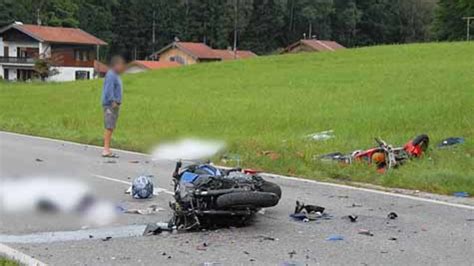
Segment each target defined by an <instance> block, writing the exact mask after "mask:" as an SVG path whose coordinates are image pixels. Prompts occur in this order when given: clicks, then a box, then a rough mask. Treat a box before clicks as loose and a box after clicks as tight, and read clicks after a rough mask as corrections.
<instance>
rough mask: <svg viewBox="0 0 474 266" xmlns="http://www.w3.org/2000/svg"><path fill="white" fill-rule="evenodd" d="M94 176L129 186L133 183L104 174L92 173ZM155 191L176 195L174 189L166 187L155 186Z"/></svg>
mask: <svg viewBox="0 0 474 266" xmlns="http://www.w3.org/2000/svg"><path fill="white" fill-rule="evenodd" d="M92 176H93V177H96V178H100V179H103V180H108V181H112V182H116V183H121V184H125V185H127V186H131V185H132V183H131V182H128V181H124V180H120V179H116V178H112V177H108V176H103V175H92ZM154 192H157V193H160V192H164V193H166V194H170V195H174V193H173V192H172V191H169V190H167V189H164V188H158V187H157V188H155V190H154Z"/></svg>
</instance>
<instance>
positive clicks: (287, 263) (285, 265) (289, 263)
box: [279, 261, 304, 266]
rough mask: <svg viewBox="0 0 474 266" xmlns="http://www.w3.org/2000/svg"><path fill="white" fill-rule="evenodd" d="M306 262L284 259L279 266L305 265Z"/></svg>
mask: <svg viewBox="0 0 474 266" xmlns="http://www.w3.org/2000/svg"><path fill="white" fill-rule="evenodd" d="M303 265H304V264H303V263H301V262H297V261H284V262H282V263H281V264H280V265H279V266H303Z"/></svg>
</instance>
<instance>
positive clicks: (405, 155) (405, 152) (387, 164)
mask: <svg viewBox="0 0 474 266" xmlns="http://www.w3.org/2000/svg"><path fill="white" fill-rule="evenodd" d="M375 141H376V142H377V144H378V146H377V147H375V148H371V149H368V150H356V151H354V152H352V153H351V154H342V153H340V152H336V153H331V154H326V155H323V156H322V157H321V158H322V159H326V160H327V159H329V160H334V161H338V162H341V163H346V164H352V163H353V162H361V161H362V162H367V163H368V164H375V165H376V167H377V171H379V172H382V173H383V172H385V170H387V169H391V168H396V167H398V166H400V165H402V164H403V163H404V162H406V161H407V160H409V159H411V158H419V157H421V156H422V155H423V154H424V153H425V152H426V150H427V149H428V145H429V142H430V139H429V137H428V136H427V135H425V134H422V135H419V136H417V137H415V138H414V139H412V140H410V141H409V142H408V143H407V144H405V145H404V146H403V147H393V146H392V145H390V144H387V143H386V142H385V141H383V140H382V139H379V138H376V139H375Z"/></svg>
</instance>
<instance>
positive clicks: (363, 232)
mask: <svg viewBox="0 0 474 266" xmlns="http://www.w3.org/2000/svg"><path fill="white" fill-rule="evenodd" d="M359 235H365V236H374V234H373V233H372V232H370V231H369V230H367V229H359Z"/></svg>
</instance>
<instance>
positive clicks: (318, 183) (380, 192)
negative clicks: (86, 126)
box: [0, 131, 474, 210]
mask: <svg viewBox="0 0 474 266" xmlns="http://www.w3.org/2000/svg"><path fill="white" fill-rule="evenodd" d="M0 133H1V134H7V135H12V136H18V137H29V138H33V139H39V140H46V141H52V142H58V143H68V144H71V145H77V146H84V145H86V146H88V147H93V148H97V149H102V147H99V146H95V145H87V144H80V143H76V142H71V141H64V140H57V139H51V138H45V137H36V136H29V135H23V134H18V133H12V132H4V131H0ZM114 151H118V152H122V153H128V154H133V155H140V156H149V155H148V154H145V153H139V152H133V151H126V150H119V149H114ZM265 175H266V176H272V177H278V178H281V179H286V180H291V181H296V182H309V183H313V184H317V185H321V186H329V187H336V188H344V189H351V190H359V191H364V192H369V193H375V194H381V195H386V196H392V197H398V198H406V199H410V200H415V201H422V202H428V203H433V204H438V205H445V206H450V207H456V208H464V209H469V210H474V206H469V205H465V204H459V203H451V202H446V201H441V200H435V199H428V198H422V197H417V196H411V195H405V194H400V193H393V192H386V191H380V190H375V189H369V188H360V187H352V186H348V185H341V184H335V183H328V182H321V181H315V180H309V179H302V178H298V177H289V176H282V175H275V174H265ZM119 181H120V182H125V181H122V180H119Z"/></svg>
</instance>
